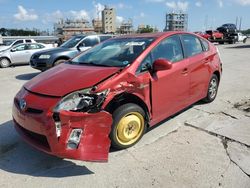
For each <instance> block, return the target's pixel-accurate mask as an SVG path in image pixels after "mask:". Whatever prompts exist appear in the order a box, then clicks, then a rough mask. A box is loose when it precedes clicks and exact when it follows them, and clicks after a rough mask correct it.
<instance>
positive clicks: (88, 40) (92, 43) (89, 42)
mask: <svg viewBox="0 0 250 188" xmlns="http://www.w3.org/2000/svg"><path fill="white" fill-rule="evenodd" d="M81 43H82V44H84V45H83V46H85V47H92V46H95V45H96V44H98V38H97V37H88V38H85V39H84V40H83V41H82V42H81Z"/></svg>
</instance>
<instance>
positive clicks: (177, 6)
mask: <svg viewBox="0 0 250 188" xmlns="http://www.w3.org/2000/svg"><path fill="white" fill-rule="evenodd" d="M188 5H189V4H188V2H187V1H184V2H181V1H178V2H175V1H171V2H166V6H167V7H169V8H171V9H173V10H174V11H183V12H186V11H187V10H188Z"/></svg>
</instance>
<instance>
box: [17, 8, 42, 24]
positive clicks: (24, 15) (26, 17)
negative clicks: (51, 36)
mask: <svg viewBox="0 0 250 188" xmlns="http://www.w3.org/2000/svg"><path fill="white" fill-rule="evenodd" d="M14 18H15V19H16V20H18V21H32V20H37V19H38V16H37V14H35V13H34V10H26V9H25V8H24V7H23V6H21V5H19V6H18V12H17V13H16V14H14Z"/></svg>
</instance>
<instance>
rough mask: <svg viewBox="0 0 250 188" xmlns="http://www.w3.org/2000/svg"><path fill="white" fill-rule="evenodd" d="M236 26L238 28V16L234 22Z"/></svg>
mask: <svg viewBox="0 0 250 188" xmlns="http://www.w3.org/2000/svg"><path fill="white" fill-rule="evenodd" d="M235 25H236V28H238V16H236V22H235Z"/></svg>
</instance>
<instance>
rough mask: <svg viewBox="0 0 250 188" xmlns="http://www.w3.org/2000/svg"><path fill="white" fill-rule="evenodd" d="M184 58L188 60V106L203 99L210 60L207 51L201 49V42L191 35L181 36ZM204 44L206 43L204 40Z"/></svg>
mask: <svg viewBox="0 0 250 188" xmlns="http://www.w3.org/2000/svg"><path fill="white" fill-rule="evenodd" d="M181 39H182V43H183V47H184V53H185V57H186V58H187V59H188V71H189V74H190V97H189V101H188V103H189V104H192V103H194V102H197V101H198V100H200V99H201V98H203V97H205V96H204V94H206V92H207V84H208V81H209V79H210V78H209V75H210V72H209V63H210V62H211V58H212V57H209V56H208V54H209V52H208V50H209V49H208V44H207V49H205V48H203V46H202V43H201V40H202V39H199V38H198V37H196V36H194V35H191V34H183V35H181ZM204 42H205V43H207V42H206V41H205V40H204Z"/></svg>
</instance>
